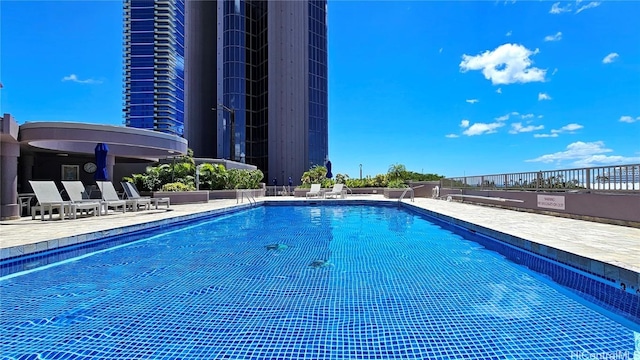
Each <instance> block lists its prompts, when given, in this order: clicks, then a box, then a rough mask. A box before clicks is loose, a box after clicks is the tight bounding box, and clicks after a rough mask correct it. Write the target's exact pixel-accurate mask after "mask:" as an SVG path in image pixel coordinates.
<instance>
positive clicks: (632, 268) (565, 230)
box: [0, 195, 640, 287]
mask: <svg viewBox="0 0 640 360" xmlns="http://www.w3.org/2000/svg"><path fill="white" fill-rule="evenodd" d="M265 200H266V201H306V199H305V198H293V197H267V198H259V199H258V202H262V201H265ZM353 200H359V201H363V200H377V201H390V202H397V200H389V199H385V198H384V197H383V196H381V195H354V196H349V198H347V199H345V200H339V201H353ZM314 201H325V200H322V199H320V200H314ZM403 202H404V203H406V204H409V205H412V206H416V207H418V208H421V209H424V210H427V211H428V212H435V213H438V214H441V215H444V217H445V218H453V219H456V220H458V221H460V222H461V223H462V224H474V225H477V226H478V227H480V228H486V229H490V230H493V231H496V232H499V233H501V234H505V235H506V236H510V237H516V238H520V239H524V240H525V241H527V243H530V244H534V246H535V247H536V249H537V247H538V245H536V244H539V245H542V246H544V247H549V248H553V249H557V250H560V251H561V252H566V253H569V254H575V255H578V257H582V260H585V259H584V258H586V259H589V260H595V261H594V262H593V264H586V265H585V266H586V268H589V269H592V270H593V272H594V273H596V274H597V273H601V274H602V275H610V273H611V269H607V266H606V265H607V264H609V265H613V266H614V267H615V268H621V269H626V271H624V273H625V274H620V276H617V273H616V276H613V275H612V276H607V277H610V278H613V279H623V280H626V281H627V284H629V283H631V284H634V285H635V286H634V287H636V286H638V285H636V284H640V255H638V254H640V229H637V228H631V227H625V226H619V225H609V224H602V223H596V222H590V221H584V220H574V219H567V218H561V217H555V216H550V215H540V214H533V213H528V212H519V211H513V210H506V209H499V208H491V207H482V206H477V205H471V204H465V203H459V202H447V201H443V200H434V199H428V198H416V199H415V201H414V202H411V201H410V200H404V201H403ZM241 205H243V206H246V205H247V203H246V202H245V203H244V204H241ZM236 206H238V205H237V204H236V200H235V199H232V200H211V201H209V203H204V204H186V205H172V206H171V209H169V210H167V209H166V208H161V209H158V210H148V211H140V212H127V213H125V214H123V213H110V214H109V215H107V216H101V217H83V218H78V219H75V220H64V221H60V220H55V218H56V217H55V216H54V221H40V219H39V218H36V220H31V217H23V218H21V219H19V220H10V221H0V251H1V253H0V259H6V258H8V257H13V256H16V255H19V254H26V253H31V252H34V251H41V250H46V249H47V248H52V247H57V246H62V245H64V244H72V243H74V242H76V241H77V240H76V241H74V242H63V241H57V240H58V239H68V238H73V237H76V238H77V237H80V236H82V235H84V234H94V235H93V236H91V238H97V237H98V235H100V234H111V233H112V232H113V230H114V229H118V228H123V227H131V226H134V227H135V226H141V225H142V226H143V224H145V223H148V222H155V221H163V220H167V221H170V219H172V218H187V217H192V216H194V215H195V214H198V213H203V212H211V211H212V210H221V209H226V208H232V207H236ZM102 236H104V235H102ZM85 239H87V240H90V238H89V237H85ZM80 241H82V240H80ZM554 251H555V250H554ZM543 255H544V254H543ZM578 260H580V259H578ZM578 260H576V261H578ZM583 262H584V261H583ZM568 263H571V261H568ZM603 264H604V266H603ZM585 266H583V268H585ZM600 267H602V268H603V269H599V268H600ZM616 271H617V270H616Z"/></svg>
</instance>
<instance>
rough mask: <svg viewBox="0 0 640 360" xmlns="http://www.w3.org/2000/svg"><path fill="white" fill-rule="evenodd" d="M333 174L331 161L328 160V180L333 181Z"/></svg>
mask: <svg viewBox="0 0 640 360" xmlns="http://www.w3.org/2000/svg"><path fill="white" fill-rule="evenodd" d="M332 177H333V174H332V173H331V161H329V160H327V179H331V178H332Z"/></svg>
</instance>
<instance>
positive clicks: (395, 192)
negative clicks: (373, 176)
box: [384, 188, 407, 199]
mask: <svg viewBox="0 0 640 360" xmlns="http://www.w3.org/2000/svg"><path fill="white" fill-rule="evenodd" d="M405 190H406V188H405V189H392V188H386V189H384V197H385V198H387V199H399V198H400V196H402V193H404V191H405ZM405 196H407V195H405Z"/></svg>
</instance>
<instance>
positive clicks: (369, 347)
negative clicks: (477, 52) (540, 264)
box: [0, 206, 640, 360]
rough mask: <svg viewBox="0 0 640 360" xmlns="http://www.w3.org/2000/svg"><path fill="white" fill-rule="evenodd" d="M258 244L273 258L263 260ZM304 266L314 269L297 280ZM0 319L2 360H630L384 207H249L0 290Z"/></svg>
mask: <svg viewBox="0 0 640 360" xmlns="http://www.w3.org/2000/svg"><path fill="white" fill-rule="evenodd" d="M274 243H278V244H286V245H287V248H285V249H281V250H267V249H266V248H265V246H266V245H269V244H274ZM315 260H325V261H327V263H326V264H325V265H326V266H322V267H312V266H309V265H310V264H311V263H312V262H314V261H315ZM0 308H1V312H0V341H1V348H0V354H1V356H2V357H3V358H8V359H40V358H44V359H53V358H57V359H67V358H91V359H114V358H122V359H177V358H180V359H314V360H319V359H585V358H598V359H600V358H607V359H608V358H615V359H629V358H631V359H633V357H634V351H635V352H638V351H640V349H636V348H635V345H634V336H635V338H637V339H640V337H638V336H639V335H638V333H635V332H634V331H633V329H632V327H633V324H631V325H632V326H629V324H624V325H623V324H622V323H619V322H616V321H614V320H612V319H611V318H610V317H607V316H605V315H603V314H602V313H601V311H597V309H596V308H595V307H593V306H589V305H588V304H585V302H584V301H581V300H580V299H579V298H577V297H575V296H573V295H572V294H571V293H570V292H568V291H566V290H563V289H562V288H560V287H558V286H556V285H554V284H552V283H551V282H550V281H548V280H546V279H545V278H544V277H542V276H540V275H537V274H535V273H532V272H530V271H528V270H527V269H525V268H524V267H522V266H519V265H516V264H514V263H511V262H509V261H507V260H505V259H504V258H503V257H502V256H500V255H499V254H497V253H494V252H491V251H488V250H485V249H484V248H483V247H482V246H480V245H478V244H477V243H475V242H472V241H467V240H464V239H463V238H461V237H460V236H458V235H455V234H453V233H451V232H449V231H446V230H443V229H441V228H439V227H438V226H436V225H434V224H432V223H430V222H428V221H426V220H425V219H424V218H423V217H421V216H420V215H417V214H413V213H410V212H408V211H404V210H400V209H397V208H390V207H371V206H320V207H313V206H300V207H291V206H273V207H271V206H265V207H258V208H254V209H251V210H248V211H246V212H241V213H236V214H232V215H227V216H223V217H219V218H215V219H212V220H209V221H204V222H201V223H198V224H196V225H192V226H189V227H187V228H185V229H184V230H180V231H172V232H171V233H168V234H164V235H159V236H154V237H152V238H150V239H146V240H143V241H138V242H134V243H130V244H127V245H124V246H120V247H119V248H116V249H110V250H106V251H100V252H99V253H96V254H94V255H92V256H87V257H84V258H82V259H77V260H74V261H67V262H65V263H63V264H61V265H58V266H53V267H50V268H47V269H44V270H41V271H33V272H30V273H26V274H24V275H20V276H9V277H6V278H4V279H3V280H2V281H0ZM635 330H636V331H638V330H637V329H635ZM589 356H591V357H589ZM594 356H600V357H594ZM605 356H609V357H605ZM613 356H617V357H613ZM636 356H638V355H636Z"/></svg>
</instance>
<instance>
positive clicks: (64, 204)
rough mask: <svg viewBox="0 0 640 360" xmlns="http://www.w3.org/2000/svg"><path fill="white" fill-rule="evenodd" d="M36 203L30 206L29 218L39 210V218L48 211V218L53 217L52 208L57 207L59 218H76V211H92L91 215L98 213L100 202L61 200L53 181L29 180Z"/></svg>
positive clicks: (42, 218) (33, 217) (34, 215)
mask: <svg viewBox="0 0 640 360" xmlns="http://www.w3.org/2000/svg"><path fill="white" fill-rule="evenodd" d="M29 184H30V185H31V188H32V189H33V192H34V194H36V199H37V200H38V204H37V205H36V206H32V207H31V218H32V219H35V218H36V214H37V213H38V212H40V220H44V213H45V212H48V213H49V220H51V219H52V218H53V210H54V209H58V214H59V215H60V219H61V220H64V218H65V216H67V215H68V216H70V217H72V218H73V219H75V218H76V211H78V210H87V212H88V211H89V210H92V211H93V215H94V216H95V215H100V203H98V202H86V203H73V202H71V201H64V200H62V196H60V193H59V192H58V188H57V187H56V184H55V183H54V182H53V181H31V180H30V181H29Z"/></svg>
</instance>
